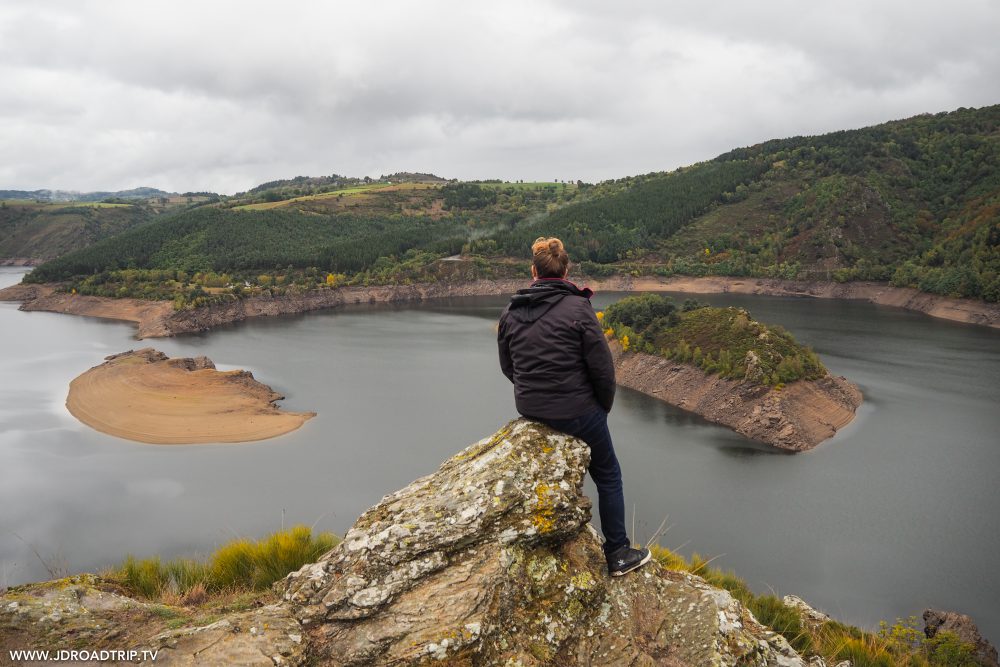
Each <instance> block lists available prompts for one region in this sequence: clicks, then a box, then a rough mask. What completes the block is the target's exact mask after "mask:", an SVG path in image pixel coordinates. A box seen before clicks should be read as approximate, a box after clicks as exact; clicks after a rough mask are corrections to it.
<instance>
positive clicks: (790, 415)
mask: <svg viewBox="0 0 1000 667" xmlns="http://www.w3.org/2000/svg"><path fill="white" fill-rule="evenodd" d="M610 345H611V352H612V355H613V356H614V358H615V375H616V380H617V382H618V384H620V385H622V386H625V387H628V388H630V389H635V390H637V391H641V392H643V393H644V394H648V395H650V396H652V397H654V398H658V399H660V400H661V401H665V402H667V403H670V404H671V405H675V406H677V407H679V408H683V409H684V410H687V411H689V412H693V413H695V414H697V415H700V416H701V417H704V418H705V419H707V420H709V421H711V422H715V423H717V424H722V425H724V426H728V427H729V428H731V429H733V430H734V431H736V432H737V433H740V434H742V435H745V436H746V437H748V438H750V439H752V440H756V441H758V442H763V443H765V444H768V445H772V446H774V447H778V448H780V449H784V450H788V451H794V452H800V451H805V450H808V449H812V448H813V447H815V446H816V445H818V444H819V443H821V442H823V441H824V440H826V439H828V438H831V437H833V436H834V435H835V434H836V432H837V431H838V430H839V429H841V428H843V427H844V426H845V425H847V424H848V423H850V422H851V420H853V419H854V412H855V410H857V408H858V406H860V405H861V401H862V396H861V392H860V390H858V388H857V387H856V386H855V385H854V384H852V383H851V382H849V381H848V380H847V379H846V378H843V377H835V376H832V375H827V376H826V377H823V378H820V379H819V380H799V381H797V382H793V383H791V384H789V385H787V386H786V387H784V388H783V389H781V390H776V389H773V388H771V387H767V386H764V385H760V384H757V383H754V382H747V381H740V380H727V379H725V378H723V377H720V376H718V375H712V374H709V373H706V372H705V371H703V370H701V369H700V368H697V367H696V366H692V365H690V364H685V363H681V362H677V361H672V360H670V359H666V358H664V357H659V356H655V355H652V354H646V353H643V352H622V347H621V345H620V344H619V343H618V341H615V340H612V341H610ZM751 366H752V365H751Z"/></svg>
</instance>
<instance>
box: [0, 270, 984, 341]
mask: <svg viewBox="0 0 1000 667" xmlns="http://www.w3.org/2000/svg"><path fill="white" fill-rule="evenodd" d="M579 282H580V283H581V284H588V285H590V286H591V287H593V288H594V289H597V290H604V291H623V292H681V293H691V294H720V293H733V294H759V295H768V296H796V297H810V298H819V299H858V300H865V301H869V302H871V303H875V304H878V305H883V306H894V307H897V308H904V309H906V310H913V311H917V312H921V313H925V314H927V315H930V316H932V317H938V318H942V319H947V320H952V321H955V322H964V323H968V324H978V325H982V326H988V327H993V328H1000V304H993V303H986V302H984V301H973V300H970V299H952V298H948V297H943V296H937V295H935V294H927V293H924V292H920V291H918V290H915V289H911V288H901V287H891V286H889V285H886V284H882V283H862V282H857V283H834V282H809V281H790V280H777V279H771V278H724V277H707V278H690V277H673V278H662V279H660V278H655V277H648V276H647V277H631V276H616V277H612V278H605V279H600V280H586V279H580V280H579ZM527 283H528V281H527V280H520V279H513V278H508V279H501V280H475V281H471V282H463V283H423V284H414V285H379V286H369V287H361V286H358V287H341V288H337V289H323V290H317V291H311V292H305V293H302V294H296V295H285V296H279V297H269V296H252V297H247V298H243V299H238V300H234V301H231V302H228V303H220V304H214V305H211V306H206V307H203V308H195V309H185V310H180V311H175V310H174V309H173V305H172V304H171V303H170V302H167V301H145V300H142V299H130V298H123V299H112V298H107V297H95V296H84V295H80V294H68V293H65V292H58V291H57V290H56V288H57V286H56V285H51V284H49V285H34V284H31V285H24V284H18V285H12V286H10V287H8V288H6V289H2V290H0V301H20V302H21V309H22V310H25V311H47V312H55V313H67V314H71V315H85V316H90V317H101V318H106V319H114V320H124V321H128V322H133V323H135V325H136V327H137V329H138V330H137V333H136V337H137V338H139V339H143V338H159V337H164V336H177V335H180V334H185V333H193V332H198V331H207V330H209V329H212V328H214V327H217V326H220V325H223V324H231V323H233V322H242V321H243V320H246V319H248V318H251V317H267V316H274V315H291V314H297V313H305V312H309V311H313V310H322V309H325V308H335V307H337V306H342V305H345V304H360V303H391V302H403V301H421V300H425V299H435V298H445V297H461V296H498V295H504V294H511V293H513V292H514V291H515V290H517V289H520V288H522V287H524V286H525V285H526V284H527Z"/></svg>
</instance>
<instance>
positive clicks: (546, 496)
mask: <svg viewBox="0 0 1000 667" xmlns="http://www.w3.org/2000/svg"><path fill="white" fill-rule="evenodd" d="M551 496H552V489H551V487H550V486H549V485H548V484H546V483H545V482H540V483H539V484H538V486H536V487H535V498H536V501H537V502H536V504H535V514H534V516H533V517H531V522H532V523H533V524H534V526H535V528H536V529H537V530H538V532H539V533H543V534H544V533H550V532H552V530H553V529H554V528H555V524H556V520H555V503H554V502H553V501H552V497H551Z"/></svg>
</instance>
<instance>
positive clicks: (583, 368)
mask: <svg viewBox="0 0 1000 667" xmlns="http://www.w3.org/2000/svg"><path fill="white" fill-rule="evenodd" d="M592 294H593V292H591V291H590V290H589V289H584V290H581V289H580V288H578V287H577V286H576V285H574V284H573V283H571V282H569V281H567V280H559V279H551V278H543V279H540V280H536V281H535V282H533V283H532V284H531V286H530V287H528V288H525V289H522V290H518V292H517V294H515V295H514V296H513V297H511V300H510V304H509V305H508V306H507V308H506V309H505V310H504V311H503V314H502V315H501V316H500V325H499V327H498V328H497V344H498V346H499V348H500V368H501V370H503V374H504V375H506V376H507V377H508V378H509V379H510V381H511V382H513V383H514V400H515V403H516V405H517V411H518V412H520V413H521V414H522V415H524V416H526V417H540V418H542V419H572V418H574V417H579V416H581V415H583V414H586V413H588V412H592V411H594V410H596V409H598V408H601V409H603V410H604V411H605V412H609V411H610V410H611V404H612V403H613V402H614V399H615V366H614V362H613V361H612V359H611V350H610V349H609V348H608V342H607V340H606V339H605V338H604V332H603V331H602V330H601V325H600V322H598V321H597V316H596V315H595V313H594V307H593V306H591V305H590V297H591V295H592Z"/></svg>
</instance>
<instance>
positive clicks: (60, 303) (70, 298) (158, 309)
mask: <svg viewBox="0 0 1000 667" xmlns="http://www.w3.org/2000/svg"><path fill="white" fill-rule="evenodd" d="M0 301H21V302H22V303H21V310H26V311H48V312H53V313H67V314H70V315H85V316H89V317H100V318H104V319H109V320H123V321H125V322H132V323H134V324H135V325H136V326H137V327H138V328H139V331H138V334H137V336H138V338H156V337H160V336H169V335H171V333H170V331H169V330H168V329H167V328H166V322H167V320H168V319H169V317H170V316H171V315H173V313H174V307H173V304H172V303H170V302H169V301H146V300H143V299H111V298H108V297H101V296H85V295H83V294H68V293H66V292H57V291H56V287H55V286H54V285H24V284H19V285H11V286H10V287H7V288H5V289H2V290H0Z"/></svg>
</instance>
